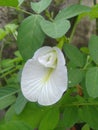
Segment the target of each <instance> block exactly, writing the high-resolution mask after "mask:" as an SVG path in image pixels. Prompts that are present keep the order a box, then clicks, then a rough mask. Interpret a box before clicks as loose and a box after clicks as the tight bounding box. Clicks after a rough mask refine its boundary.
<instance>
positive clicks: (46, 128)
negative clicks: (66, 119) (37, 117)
mask: <svg viewBox="0 0 98 130" xmlns="http://www.w3.org/2000/svg"><path fill="white" fill-rule="evenodd" d="M58 120H59V110H58V109H54V108H53V109H51V110H49V111H48V112H47V114H46V115H45V116H44V118H43V119H42V120H41V123H40V126H39V130H53V129H54V128H55V127H56V126H57V123H58Z"/></svg>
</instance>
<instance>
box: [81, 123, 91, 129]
mask: <svg viewBox="0 0 98 130" xmlns="http://www.w3.org/2000/svg"><path fill="white" fill-rule="evenodd" d="M82 130H90V127H89V125H88V124H85V125H84V126H83V127H82Z"/></svg>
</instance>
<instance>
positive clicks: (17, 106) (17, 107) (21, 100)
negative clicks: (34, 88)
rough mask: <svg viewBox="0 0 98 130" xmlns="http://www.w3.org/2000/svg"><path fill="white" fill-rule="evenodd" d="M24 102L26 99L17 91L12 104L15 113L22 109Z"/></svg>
mask: <svg viewBox="0 0 98 130" xmlns="http://www.w3.org/2000/svg"><path fill="white" fill-rule="evenodd" d="M26 103H27V100H26V99H25V98H24V96H23V95H22V93H19V96H18V98H17V100H16V103H15V104H14V107H15V111H16V113H17V114H20V113H21V112H22V111H23V109H24V107H25V105H26Z"/></svg>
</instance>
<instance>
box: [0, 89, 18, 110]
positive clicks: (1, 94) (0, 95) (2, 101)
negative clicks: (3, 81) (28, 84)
mask: <svg viewBox="0 0 98 130" xmlns="http://www.w3.org/2000/svg"><path fill="white" fill-rule="evenodd" d="M18 91H19V89H17V88H15V87H13V88H12V87H4V88H0V109H3V108H6V107H8V106H9V105H11V104H12V103H13V102H15V99H16V98H15V96H13V95H14V94H15V93H17V92H18Z"/></svg>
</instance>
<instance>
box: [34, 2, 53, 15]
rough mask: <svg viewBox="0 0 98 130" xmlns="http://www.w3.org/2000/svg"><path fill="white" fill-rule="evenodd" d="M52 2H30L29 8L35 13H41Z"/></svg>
mask: <svg viewBox="0 0 98 130" xmlns="http://www.w3.org/2000/svg"><path fill="white" fill-rule="evenodd" d="M51 1H52V0H41V1H39V2H31V7H32V9H33V10H34V11H35V12H36V13H38V14H39V13H41V12H42V11H43V10H45V9H46V8H47V7H48V6H49V5H50V3H51Z"/></svg>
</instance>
